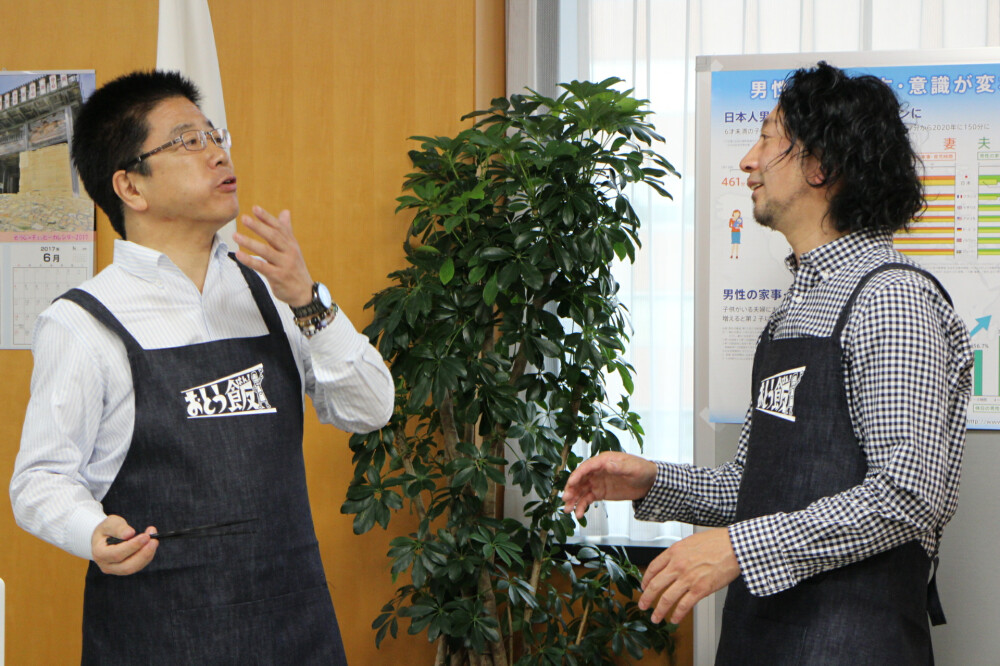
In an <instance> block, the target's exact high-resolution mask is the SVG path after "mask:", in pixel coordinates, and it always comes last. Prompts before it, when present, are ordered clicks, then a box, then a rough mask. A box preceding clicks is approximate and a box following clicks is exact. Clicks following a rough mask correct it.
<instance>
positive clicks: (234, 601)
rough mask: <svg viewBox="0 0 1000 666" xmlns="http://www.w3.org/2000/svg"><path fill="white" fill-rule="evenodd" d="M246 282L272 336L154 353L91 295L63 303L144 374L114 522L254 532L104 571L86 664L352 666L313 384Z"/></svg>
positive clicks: (112, 505)
mask: <svg viewBox="0 0 1000 666" xmlns="http://www.w3.org/2000/svg"><path fill="white" fill-rule="evenodd" d="M230 256H231V257H232V255H230ZM234 260H235V259H234ZM240 269H241V271H242V272H243V276H244V278H245V279H246V281H247V284H248V285H249V287H250V290H251V292H252V294H253V297H254V300H255V301H256V303H257V307H258V308H259V309H260V312H261V315H262V316H263V317H264V320H265V322H266V323H267V328H268V331H269V333H268V334H267V335H264V336H260V337H255V338H237V339H227V340H217V341H213V342H205V343H200V344H194V345H187V346H183V347H172V348H165V349H150V350H147V349H143V348H141V347H140V346H139V344H138V343H137V342H136V340H135V339H134V338H133V337H132V335H131V334H129V332H128V331H127V330H126V329H125V327H124V326H122V324H121V323H120V322H119V321H118V320H117V319H116V318H115V317H114V316H113V315H112V314H111V313H110V312H109V311H108V310H107V308H105V307H104V305H102V304H101V303H100V302H99V301H98V300H97V299H96V298H94V297H93V296H91V295H90V294H88V293H87V292H84V291H81V290H71V291H69V292H67V293H66V294H64V295H63V296H62V298H66V299H68V300H71V301H73V302H75V303H77V304H78V305H80V306H81V307H83V308H84V309H85V310H87V311H88V312H89V313H90V314H91V315H93V316H94V317H95V318H96V319H97V320H98V321H100V322H101V323H102V324H104V325H105V326H107V327H108V328H109V329H110V330H112V331H113V332H115V333H116V334H117V335H118V336H119V337H120V338H121V340H122V342H123V343H124V344H125V348H126V350H127V352H128V359H129V364H130V366H131V369H132V381H133V385H134V389H135V429H134V433H133V436H132V442H131V444H130V446H129V451H128V454H127V456H126V458H125V461H124V463H123V464H122V468H121V470H120V471H119V473H118V476H117V477H116V478H115V481H114V482H113V483H112V485H111V487H110V488H109V490H108V493H107V495H106V496H105V497H104V499H103V501H102V503H103V505H104V510H105V512H106V513H107V514H109V515H110V514H118V515H121V516H123V517H124V518H125V519H126V520H127V521H128V522H129V524H130V525H132V526H133V527H135V528H136V529H137V530H143V529H145V528H146V526H147V525H155V526H156V527H157V529H158V530H159V531H161V532H164V531H170V530H174V529H183V528H187V527H194V526H199V525H207V524H214V523H222V522H229V521H236V520H250V521H252V522H249V523H247V524H245V525H241V526H239V528H238V531H243V532H245V533H242V534H231V535H225V536H199V537H196V538H178V539H168V540H164V541H163V542H161V543H160V545H159V548H158V550H157V553H156V556H155V557H154V558H153V561H152V562H150V564H149V566H147V567H146V568H145V569H143V570H142V571H139V572H137V573H135V574H133V575H131V576H112V575H107V574H104V573H101V571H100V569H99V568H98V567H97V565H96V564H94V563H93V562H91V563H90V567H89V569H88V571H87V582H86V590H85V594H84V618H83V660H82V662H83V663H84V664H99V663H118V664H143V665H145V664H164V665H167V664H170V665H177V664H195V663H199V664H262V665H263V664H268V665H270V664H289V665H292V664H295V665H296V666H297V665H300V664H344V663H346V659H345V657H344V651H343V646H342V644H341V639H340V631H339V629H338V627H337V620H336V616H335V614H334V610H333V603H332V602H331V599H330V594H329V590H328V589H327V584H326V576H325V574H324V571H323V564H322V562H321V560H320V553H319V547H318V542H317V540H316V535H315V532H314V530H313V522H312V515H311V511H310V508H309V498H308V494H307V492H306V479H305V464H304V461H303V457H302V397H301V379H300V376H299V373H298V370H297V369H296V366H295V361H294V358H293V357H292V353H291V349H290V347H289V345H288V339H287V338H286V336H285V333H284V329H283V328H282V325H281V321H280V319H279V317H278V313H277V310H276V309H275V307H274V303H273V301H272V300H271V298H270V296H269V295H268V293H267V289H266V287H265V286H264V284H263V282H262V281H261V279H260V277H259V276H257V274H256V273H254V272H253V271H251V270H249V269H247V268H246V267H245V266H242V265H240ZM233 529H234V531H237V528H233ZM220 531H221V530H220Z"/></svg>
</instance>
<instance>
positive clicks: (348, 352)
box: [309, 310, 368, 363]
mask: <svg viewBox="0 0 1000 666" xmlns="http://www.w3.org/2000/svg"><path fill="white" fill-rule="evenodd" d="M367 343H368V338H366V337H365V336H363V335H360V334H358V332H357V331H355V330H354V324H352V323H351V320H350V319H349V318H348V317H347V315H346V314H344V311H343V310H340V311H339V312H337V314H336V316H335V317H334V318H333V321H331V322H330V325H329V326H327V327H326V328H324V329H323V330H321V331H318V332H317V333H316V334H315V335H313V336H312V337H311V338H309V353H310V354H311V355H312V356H313V358H314V359H315V358H316V357H317V356H318V357H319V358H322V359H323V360H324V361H328V362H334V363H335V362H337V361H342V360H345V359H349V358H352V357H357V356H358V354H359V353H360V352H359V348H360V347H361V346H362V345H364V344H367Z"/></svg>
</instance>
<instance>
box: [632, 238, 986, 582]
mask: <svg viewBox="0 0 1000 666" xmlns="http://www.w3.org/2000/svg"><path fill="white" fill-rule="evenodd" d="M886 262H905V263H911V264H912V263H913V262H911V261H909V260H908V259H906V258H905V257H903V256H902V255H900V254H899V253H897V252H896V251H894V250H893V249H892V239H891V237H890V236H889V235H888V234H884V233H876V232H869V231H862V232H856V233H853V234H850V235H847V236H844V237H842V238H839V239H837V240H835V241H833V242H831V243H827V244H826V245H823V246H821V247H818V248H816V249H814V250H811V251H810V252H807V253H805V254H803V255H802V257H801V259H800V262H799V265H798V266H796V265H795V262H794V257H789V258H788V259H787V260H786V263H787V264H788V267H789V270H791V271H792V274H793V275H794V281H793V283H792V286H791V288H790V289H789V290H788V291H787V292H786V294H785V299H784V300H783V301H782V303H781V305H780V306H779V307H778V309H777V310H775V312H774V313H773V314H772V316H771V319H770V321H769V322H768V326H769V328H770V330H771V331H772V333H773V336H774V338H776V339H779V338H791V337H809V336H815V337H826V336H829V335H830V334H831V333H832V332H833V328H834V325H835V324H836V320H837V317H838V315H839V314H840V311H841V309H842V308H843V306H844V305H845V303H846V302H847V299H848V298H849V297H850V295H851V292H852V291H853V290H854V287H855V286H856V285H857V283H858V281H859V280H860V279H861V277H862V276H863V275H865V274H866V273H868V272H869V271H870V270H871V269H873V268H875V267H877V266H879V265H881V264H884V263H886ZM841 346H842V349H843V355H844V356H843V373H844V386H845V387H846V391H847V401H848V405H849V409H850V416H851V422H852V423H853V426H854V434H855V435H856V437H857V439H858V442H859V443H860V445H861V447H862V448H863V449H864V452H865V454H866V456H867V459H868V473H867V475H866V476H865V480H864V482H862V484H861V485H859V486H855V487H853V488H850V489H848V490H845V491H844V492H842V493H839V494H837V495H834V496H831V497H824V498H822V499H820V500H818V501H816V502H814V503H813V504H811V505H809V506H808V507H806V508H805V509H803V510H802V511H796V512H793V513H787V514H774V515H768V516H762V517H760V518H754V519H752V520H746V521H743V522H740V523H736V524H733V520H734V519H735V518H734V516H735V510H736V495H737V491H738V489H739V485H740V478H741V476H742V473H743V463H744V461H745V460H746V452H747V443H748V440H749V438H750V426H751V423H752V421H753V409H752V407H751V409H750V410H748V411H747V416H746V420H745V421H744V423H743V430H742V433H741V434H740V440H739V448H738V450H737V453H736V458H735V459H734V460H733V461H732V462H729V463H726V464H724V465H722V466H720V467H717V468H715V469H709V468H696V467H692V466H690V465H676V464H668V463H658V467H659V473H658V474H657V479H656V483H655V485H654V486H653V489H652V490H651V491H650V492H649V494H648V495H647V496H646V497H645V498H644V499H643V500H641V501H638V502H635V515H636V518H638V519H640V520H680V521H683V522H688V523H694V524H696V525H707V526H725V525H728V526H729V535H730V538H731V539H732V542H733V548H734V550H735V551H736V557H737V559H738V560H739V563H740V569H741V570H742V573H743V576H744V578H745V579H746V583H747V586H748V587H749V589H750V591H751V593H753V594H755V595H758V596H764V595H769V594H774V593H776V592H780V591H782V590H785V589H788V588H790V587H792V586H794V585H796V584H797V583H798V582H799V581H802V580H804V579H806V578H809V577H810V576H814V575H816V574H818V573H820V572H822V571H826V570H829V569H834V568H836V567H840V566H843V565H845V564H849V563H851V562H855V561H858V560H861V559H864V558H866V557H870V556H871V555H874V554H876V553H879V552H881V551H884V550H887V549H889V548H892V547H895V546H898V545H900V544H903V543H906V542H908V541H912V540H914V539H916V540H919V541H920V543H921V544H922V545H923V547H924V548H925V549H926V551H927V553H928V554H929V555H930V556H933V555H935V554H936V553H937V549H938V544H939V541H940V537H941V530H942V528H943V527H944V525H945V523H947V522H948V520H949V519H950V518H951V517H952V515H953V514H954V513H955V509H956V507H957V505H958V485H959V474H960V471H961V463H962V452H963V449H964V446H965V432H966V409H967V407H968V403H969V395H970V386H971V379H970V370H971V367H972V358H973V356H972V349H971V346H970V342H969V334H968V331H967V329H966V326H965V324H964V322H963V321H962V320H961V319H960V318H959V316H958V315H957V314H956V313H955V311H954V310H953V309H952V307H951V306H950V305H948V302H947V301H946V300H945V299H944V297H943V296H942V295H941V293H940V292H939V291H938V289H937V288H936V287H935V286H934V284H933V283H932V282H931V281H930V280H928V279H927V278H926V277H925V276H923V275H920V274H919V273H915V272H913V271H905V270H887V271H884V272H882V273H879V274H878V275H876V276H875V277H873V278H872V279H871V280H870V281H869V283H868V284H867V285H866V286H865V288H864V289H863V290H862V292H861V294H860V295H859V296H858V299H857V300H856V301H855V304H854V308H853V310H852V314H851V316H850V318H849V320H848V322H847V325H846V327H845V328H844V331H843V334H842V336H841ZM775 483H780V478H775Z"/></svg>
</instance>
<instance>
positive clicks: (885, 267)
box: [830, 261, 952, 340]
mask: <svg viewBox="0 0 1000 666" xmlns="http://www.w3.org/2000/svg"><path fill="white" fill-rule="evenodd" d="M897 269H898V270H904V271H913V272H914V273H920V274H921V275H923V276H924V277H926V278H927V279H928V280H930V281H931V282H933V283H934V286H936V287H937V288H938V291H940V292H941V295H942V296H944V298H945V300H946V301H948V304H949V305H951V304H952V302H951V296H949V295H948V292H947V291H945V288H944V287H942V286H941V283H940V282H938V279H937V278H936V277H934V276H933V275H932V274H931V273H929V272H928V271H926V270H924V269H923V268H920V267H919V266H914V265H912V264H904V263H902V262H898V261H892V262H889V263H886V264H882V265H881V266H877V267H875V268H873V269H872V270H870V271H868V272H867V273H865V274H864V275H863V276H861V279H860V280H859V281H858V285H857V286H856V287H855V288H854V291H853V292H851V297H850V298H848V299H847V303H845V304H844V309H843V310H841V311H840V317H839V318H838V319H837V325H836V326H834V327H833V333H831V334H830V337H831V338H833V339H834V340H839V339H840V334H841V333H843V332H844V327H845V326H846V325H847V319H848V317H850V316H851V309H852V308H853V307H854V301H856V300H857V299H858V296H859V295H860V294H861V290H862V289H864V287H865V285H866V284H868V281H869V280H871V279H872V278H873V277H875V276H876V275H878V274H879V273H882V272H885V271H889V270H897Z"/></svg>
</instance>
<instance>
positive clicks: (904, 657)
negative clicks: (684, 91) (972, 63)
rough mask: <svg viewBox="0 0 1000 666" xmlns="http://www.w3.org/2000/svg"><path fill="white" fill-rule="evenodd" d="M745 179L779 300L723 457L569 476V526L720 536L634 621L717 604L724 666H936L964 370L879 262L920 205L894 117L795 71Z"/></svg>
mask: <svg viewBox="0 0 1000 666" xmlns="http://www.w3.org/2000/svg"><path fill="white" fill-rule="evenodd" d="M740 166H741V168H742V169H743V171H744V172H746V173H747V182H748V185H749V187H750V189H751V190H752V195H751V196H752V199H753V206H754V208H753V214H754V218H755V219H756V221H757V222H758V223H759V224H761V225H762V226H764V227H767V228H770V229H773V230H775V231H778V232H780V233H782V234H783V235H784V236H785V238H786V239H787V240H788V243H789V245H790V246H791V248H792V254H791V255H789V257H788V258H787V259H786V263H787V265H788V268H789V270H790V271H791V273H792V276H793V281H792V285H791V287H790V288H789V289H788V290H787V291H786V296H785V299H784V300H783V301H782V302H781V304H780V306H779V307H778V308H777V309H776V310H775V312H774V314H773V315H772V316H771V318H770V320H769V321H768V323H767V326H766V327H765V329H764V331H763V333H762V334H761V336H760V339H759V342H758V347H757V351H756V354H755V358H754V366H753V376H752V400H751V404H750V407H749V409H748V411H747V415H746V419H745V421H744V425H743V430H742V433H741V435H740V439H739V447H738V450H737V454H736V457H735V459H734V460H732V461H731V462H728V463H725V464H723V465H721V466H720V467H717V468H715V469H708V468H696V467H692V466H689V465H679V464H669V463H653V462H650V461H647V460H644V459H642V458H638V457H636V456H629V455H626V454H623V453H605V454H602V455H600V456H597V457H595V458H592V459H590V460H587V461H585V462H583V463H582V464H581V465H580V466H579V467H578V468H577V470H576V471H575V472H574V473H573V475H572V476H571V477H570V479H569V481H568V482H567V484H566V491H565V493H564V500H565V502H566V510H567V511H575V513H576V514H577V516H582V515H583V513H584V511H585V510H586V508H587V506H588V505H589V504H590V503H591V502H593V501H597V500H601V499H631V500H633V501H634V508H635V513H636V517H637V518H640V519H648V520H681V521H685V522H690V523H694V524H698V525H705V526H709V527H713V528H714V529H709V530H706V531H703V532H699V533H696V534H694V535H693V536H691V537H688V538H687V539H683V540H681V541H679V542H678V543H676V544H675V545H674V546H672V547H670V548H669V549H667V550H665V551H664V552H663V553H661V554H660V555H659V557H657V558H656V560H654V562H653V563H652V564H651V565H650V567H649V568H648V570H647V572H646V575H645V579H644V581H643V586H644V592H643V596H642V599H641V600H640V605H641V606H642V607H644V608H652V609H653V619H654V621H659V620H661V619H664V618H667V617H669V618H670V621H671V622H680V620H681V619H682V618H683V617H684V616H685V615H686V614H687V613H688V612H689V611H690V609H691V608H692V607H693V606H694V604H695V603H696V602H698V601H699V600H701V599H702V598H704V597H706V596H708V595H709V594H711V593H713V592H715V591H716V590H719V589H721V588H723V587H725V586H727V585H728V586H729V587H728V593H727V596H726V606H725V610H724V618H723V623H722V636H721V640H720V644H719V651H718V655H717V662H716V663H718V664H747V663H768V664H852V665H853V664H886V663H899V664H931V663H933V654H932V650H931V640H930V629H929V623H928V615H929V616H930V619H931V620H932V621H933V622H934V623H935V624H937V623H940V622H943V621H944V617H943V613H942V611H941V607H940V604H939V602H938V600H937V594H936V590H935V589H934V586H933V578H932V572H931V568H932V563H933V562H936V556H937V552H938V546H939V544H940V539H941V533H942V530H943V528H944V525H945V524H946V523H947V522H948V520H949V519H950V518H951V517H952V515H953V514H954V512H955V508H956V506H957V501H958V485H959V473H960V468H961V461H962V453H963V449H964V445H965V418H966V408H967V406H968V402H969V395H970V374H969V373H970V368H971V365H972V352H971V348H970V342H969V336H968V332H967V330H966V327H965V325H964V323H963V322H962V320H961V319H960V318H959V317H958V315H957V314H956V313H955V311H954V309H953V308H952V305H951V301H950V298H949V297H948V295H947V294H946V293H945V292H944V290H943V289H942V288H941V286H940V284H939V283H938V282H937V280H936V279H935V278H934V277H933V276H932V275H930V274H929V273H927V272H926V271H924V270H922V269H920V268H919V267H917V266H916V265H915V264H914V263H913V262H912V261H910V260H909V259H907V258H906V257H904V256H902V255H900V254H899V253H898V252H896V251H895V250H894V249H893V247H892V235H893V234H894V233H895V232H897V231H900V230H902V229H905V228H906V226H907V224H908V223H909V221H910V219H911V218H912V217H913V216H915V215H917V214H919V212H920V211H921V209H922V207H923V195H922V190H921V187H920V182H919V180H918V176H917V169H918V166H919V161H918V158H917V156H916V154H915V153H914V151H913V148H912V146H911V145H910V142H909V138H908V135H907V130H906V126H905V125H904V124H903V122H902V121H901V119H900V106H899V102H898V101H897V100H896V98H895V96H894V95H893V93H892V91H891V90H890V89H889V88H888V87H887V86H886V85H885V84H884V83H883V82H882V81H881V80H879V79H878V78H876V77H873V76H855V77H852V76H848V75H847V74H845V73H844V72H843V71H841V70H839V69H837V68H835V67H831V66H830V65H827V64H826V63H823V62H821V63H819V65H818V66H817V67H815V68H811V69H800V70H798V71H796V72H794V73H793V74H792V75H791V76H790V77H789V79H788V80H787V85H786V87H785V88H784V91H783V92H782V94H781V96H780V98H779V101H778V104H777V106H776V107H775V109H774V111H773V112H772V113H771V114H769V115H768V117H767V118H766V120H765V121H764V123H763V126H762V128H761V134H760V138H759V139H758V141H757V143H756V144H755V145H754V146H753V147H752V148H751V149H750V151H749V152H748V153H747V154H746V156H745V157H744V158H743V160H742V161H741V164H740ZM928 579H931V580H932V583H931V585H930V586H928V582H927V581H928ZM671 608H673V609H674V610H673V612H672V613H671V612H670V611H671Z"/></svg>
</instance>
